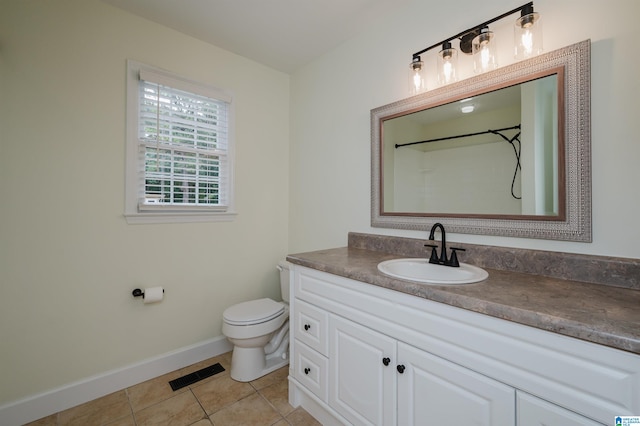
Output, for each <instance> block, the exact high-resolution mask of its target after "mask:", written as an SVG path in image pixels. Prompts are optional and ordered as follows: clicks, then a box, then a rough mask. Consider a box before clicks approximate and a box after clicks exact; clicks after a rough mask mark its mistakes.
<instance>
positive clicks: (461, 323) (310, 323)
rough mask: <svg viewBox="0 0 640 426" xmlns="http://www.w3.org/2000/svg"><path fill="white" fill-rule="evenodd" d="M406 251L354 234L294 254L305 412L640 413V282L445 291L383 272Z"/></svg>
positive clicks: (342, 418) (610, 420) (535, 281)
mask: <svg viewBox="0 0 640 426" xmlns="http://www.w3.org/2000/svg"><path fill="white" fill-rule="evenodd" d="M465 254H466V253H465ZM398 257H404V256H402V255H398V254H397V253H389V252H385V251H379V250H372V249H370V248H359V247H356V245H355V244H353V245H352V244H351V239H350V246H349V247H346V248H338V249H331V250H323V251H318V252H311V253H303V254H295V255H290V256H288V258H287V260H289V261H290V262H291V263H293V264H294V265H293V268H292V271H291V286H292V288H291V291H292V297H291V302H290V305H291V330H290V333H291V348H290V355H291V359H290V375H289V402H290V403H291V404H292V405H293V406H299V405H302V406H303V407H304V408H305V409H306V410H307V411H308V412H310V413H311V414H312V415H314V417H316V418H317V419H318V420H320V421H321V422H322V423H323V424H356V425H402V426H405V425H424V424H459V425H462V424H475V425H494V426H496V425H542V424H545V425H563V426H565V425H583V426H584V425H597V424H607V425H609V424H614V417H615V416H624V415H629V416H630V415H640V327H638V325H640V312H638V311H640V309H639V308H640V291H638V290H637V289H634V288H625V287H612V286H606V285H602V284H593V283H585V282H580V281H572V280H567V279H559V278H555V277H549V276H540V275H534V274H525V273H521V272H514V271H508V270H499V269H490V268H487V269H488V271H489V278H488V279H487V280H485V281H483V282H481V283H476V284H466V285H458V286H446V287H445V286H433V285H425V284H418V283H412V282H409V281H403V280H397V279H394V278H390V277H387V276H384V275H383V274H381V273H379V272H378V271H377V267H376V266H377V264H378V263H380V262H382V261H385V260H388V259H392V258H398ZM480 266H484V267H486V265H480ZM627 266H628V265H627ZM637 266H638V265H635V264H634V265H631V268H632V269H633V268H635V267H637Z"/></svg>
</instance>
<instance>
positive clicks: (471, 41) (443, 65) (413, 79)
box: [409, 2, 542, 95]
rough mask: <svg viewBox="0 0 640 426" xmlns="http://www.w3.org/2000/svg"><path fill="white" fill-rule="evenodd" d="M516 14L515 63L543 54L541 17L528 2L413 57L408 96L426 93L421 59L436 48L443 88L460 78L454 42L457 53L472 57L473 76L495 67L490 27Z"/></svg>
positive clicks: (493, 36)
mask: <svg viewBox="0 0 640 426" xmlns="http://www.w3.org/2000/svg"><path fill="white" fill-rule="evenodd" d="M517 12H520V17H519V18H518V19H517V20H516V23H515V36H514V37H515V40H516V43H515V45H516V46H515V57H516V59H526V58H529V57H532V56H535V55H538V54H540V53H542V28H541V25H540V15H539V14H538V13H536V12H534V11H533V2H529V3H527V4H525V5H522V6H520V7H518V8H516V9H513V10H510V11H508V12H506V13H503V14H502V15H500V16H497V17H495V18H493V19H490V20H488V21H485V22H483V23H481V24H478V25H476V26H474V27H472V28H469V29H467V30H464V31H462V32H461V33H458V34H456V35H454V36H452V37H449V38H447V39H446V40H443V41H441V42H438V43H435V44H434V45H432V46H429V47H427V48H426V49H422V50H421V51H419V52H416V53H414V54H413V57H412V61H411V64H410V65H409V92H410V94H412V95H415V94H418V93H421V92H423V91H425V90H426V85H425V66H424V61H423V60H422V59H421V57H420V55H422V54H423V53H426V52H427V51H429V50H431V49H434V48H436V47H442V49H441V50H440V51H439V53H438V57H437V76H438V83H439V84H440V85H445V84H449V83H452V82H454V81H456V80H457V74H459V73H458V71H457V70H456V66H457V64H456V62H457V54H458V51H457V49H454V48H453V47H452V46H451V41H453V40H456V39H457V40H458V41H459V50H460V51H462V52H463V53H465V54H468V55H474V61H473V62H474V70H475V71H476V72H485V71H489V70H491V69H494V68H496V67H497V66H498V64H497V59H496V40H495V38H496V37H495V34H494V33H493V32H491V31H490V30H489V24H492V23H494V22H496V21H499V20H501V19H504V18H506V17H508V16H510V15H513V14H514V13H517Z"/></svg>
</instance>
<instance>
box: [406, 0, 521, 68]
mask: <svg viewBox="0 0 640 426" xmlns="http://www.w3.org/2000/svg"><path fill="white" fill-rule="evenodd" d="M527 7H530V8H532V7H533V2H532V1H531V2H529V3H527V4H524V5H522V6H520V7H517V8H515V9H513V10H510V11H509V12H506V13H503V14H502V15H500V16H497V17H495V18H493V19H490V20H488V21H486V22H483V23H481V24H479V25H476V26H474V27H471V28H469V29H468V30H465V31H462V32H461V33H459V34H456V35H454V36H453V37H450V38H448V39H446V40H442V41H441V42H439V43H436V44H434V45H433V46H429V47H427V48H426V49H422V50H421V51H419V52H416V53H414V54H413V57H414V58H417V57H418V56H420V55H422V54H423V53H425V52H427V51H429V50H431V49H434V48H436V47H439V46H442V45H443V44H444V43H447V42H449V41H451V40H454V39H458V38H461V37H463V36H465V35H467V34H469V33H471V32H479V30H480V29H481V28H484V27H486V26H487V25H489V24H493V23H494V22H496V21H499V20H501V19H503V18H506V17H507V16H509V15H513V14H514V13H516V12H521V11H522V10H524V9H525V8H527Z"/></svg>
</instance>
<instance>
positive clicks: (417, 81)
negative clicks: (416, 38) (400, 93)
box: [409, 56, 427, 95]
mask: <svg viewBox="0 0 640 426" xmlns="http://www.w3.org/2000/svg"><path fill="white" fill-rule="evenodd" d="M424 74H425V73H424V63H423V62H422V61H421V60H420V56H416V57H414V58H413V60H412V61H411V64H409V94H410V95H417V94H418V93H422V92H424V91H425V90H426V88H427V87H426V84H425V76H424Z"/></svg>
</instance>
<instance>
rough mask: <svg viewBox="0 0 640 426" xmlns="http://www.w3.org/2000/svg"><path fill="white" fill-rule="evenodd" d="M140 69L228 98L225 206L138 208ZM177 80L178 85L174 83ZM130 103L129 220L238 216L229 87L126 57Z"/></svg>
mask: <svg viewBox="0 0 640 426" xmlns="http://www.w3.org/2000/svg"><path fill="white" fill-rule="evenodd" d="M140 73H153V74H154V75H155V76H161V77H162V78H163V79H165V80H164V82H166V83H167V85H168V86H171V87H176V88H179V89H180V88H182V89H183V90H184V88H188V89H187V90H188V91H191V92H192V93H198V94H202V95H205V96H209V97H214V98H217V99H221V100H225V101H228V102H229V122H228V125H229V128H228V147H227V158H228V168H229V176H228V188H227V201H228V203H227V206H226V208H223V207H218V206H214V207H211V206H203V207H196V206H175V205H169V206H157V207H156V206H152V207H151V208H148V207H149V206H148V205H147V206H145V210H144V211H140V209H139V188H138V185H139V179H138V176H139V175H138V173H139V172H138V171H139V164H138V162H139V156H138V107H139V106H138V84H139V76H140ZM172 83H173V84H175V86H173V85H172ZM126 87H127V90H126V96H127V106H126V108H127V109H126V164H125V209H124V210H125V211H124V216H125V218H126V220H127V223H129V224H143V223H185V222H222V221H232V220H234V219H235V217H236V215H237V212H236V211H235V197H234V188H235V186H234V162H235V161H234V159H235V156H234V152H235V149H234V148H235V147H234V145H235V143H234V142H235V140H234V134H235V131H234V117H235V111H234V103H233V102H232V99H233V96H232V95H231V94H229V93H228V92H227V91H224V90H221V89H217V88H215V87H211V86H208V85H205V84H202V83H198V82H195V81H191V80H188V79H186V78H183V77H180V76H178V75H175V74H173V73H170V72H168V71H165V70H162V69H159V68H156V67H153V66H150V65H145V64H143V63H140V62H137V61H134V60H130V59H129V60H127V86H126Z"/></svg>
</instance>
